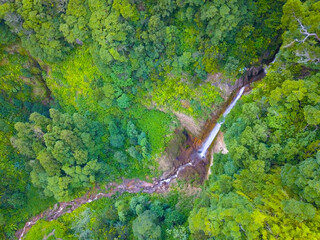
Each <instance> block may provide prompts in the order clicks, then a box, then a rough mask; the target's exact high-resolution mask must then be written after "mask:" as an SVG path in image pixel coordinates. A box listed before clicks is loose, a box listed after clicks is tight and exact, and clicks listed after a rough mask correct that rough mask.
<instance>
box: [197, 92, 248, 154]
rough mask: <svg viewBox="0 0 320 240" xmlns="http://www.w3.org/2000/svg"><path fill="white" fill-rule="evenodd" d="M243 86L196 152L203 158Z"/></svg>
mask: <svg viewBox="0 0 320 240" xmlns="http://www.w3.org/2000/svg"><path fill="white" fill-rule="evenodd" d="M244 88H245V87H242V88H241V89H240V91H239V92H238V94H237V96H236V98H235V99H234V100H233V101H232V102H231V104H230V105H229V106H228V107H227V109H226V110H225V111H224V113H223V120H222V121H221V122H218V123H217V124H216V125H215V126H214V128H213V129H212V131H211V132H210V134H209V136H208V138H207V139H206V141H205V142H204V143H203V145H202V147H201V148H200V149H199V150H198V154H199V156H200V157H201V158H204V157H205V156H206V154H207V150H208V148H209V147H210V145H211V143H212V142H213V140H214V138H215V137H216V136H217V134H218V133H219V130H220V127H221V125H222V124H223V123H224V118H225V117H226V116H227V115H228V114H229V112H230V111H231V109H232V108H233V107H234V106H235V105H236V103H237V101H238V100H239V99H240V97H241V96H242V94H243V91H244Z"/></svg>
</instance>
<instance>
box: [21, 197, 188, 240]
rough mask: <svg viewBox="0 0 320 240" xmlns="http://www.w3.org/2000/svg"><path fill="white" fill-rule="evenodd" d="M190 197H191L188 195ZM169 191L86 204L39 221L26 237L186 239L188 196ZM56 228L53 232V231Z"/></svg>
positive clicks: (31, 239) (31, 238)
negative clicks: (59, 215)
mask: <svg viewBox="0 0 320 240" xmlns="http://www.w3.org/2000/svg"><path fill="white" fill-rule="evenodd" d="M189 198H190V197H189ZM189 198H187V197H186V196H184V197H182V196H178V195H177V193H173V194H170V195H169V196H167V197H166V198H163V197H161V196H158V195H154V196H152V197H151V198H150V197H149V196H146V195H142V194H137V195H134V196H133V195H129V194H126V195H122V196H120V197H118V198H113V199H100V200H98V201H96V202H93V203H92V204H86V205H83V206H81V207H80V208H79V209H77V210H75V211H74V212H72V213H71V214H66V215H64V216H63V217H61V218H59V219H58V220H54V221H51V222H46V221H44V220H41V221H40V222H38V223H37V224H36V225H35V226H34V227H33V228H32V229H31V230H30V232H29V233H28V235H27V237H26V239H30V240H33V239H42V238H43V237H46V236H47V237H48V236H49V234H50V236H53V237H54V238H63V239H70V240H71V239H72V240H73V239H84V240H86V239H150V240H151V239H161V238H163V239H172V240H176V239H180V240H186V239H188V236H189V231H188V228H187V226H186V224H187V221H186V220H187V214H188V212H189V211H190V208H191V205H190V199H189ZM54 229H55V231H53V230H54Z"/></svg>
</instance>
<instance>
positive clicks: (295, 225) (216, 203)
mask: <svg viewBox="0 0 320 240" xmlns="http://www.w3.org/2000/svg"><path fill="white" fill-rule="evenodd" d="M319 6H320V5H319V2H317V1H306V2H305V3H301V2H300V1H291V0H289V1H288V2H287V3H286V4H285V5H284V15H283V17H282V23H283V26H286V27H288V29H287V31H286V32H285V33H284V35H283V38H284V43H285V45H283V46H282V48H281V50H280V53H279V54H278V57H277V59H276V62H275V63H274V64H273V65H272V67H271V68H269V69H268V74H267V76H266V77H265V78H264V79H263V81H262V82H261V83H258V84H256V86H255V88H254V89H253V91H252V93H251V94H250V95H248V96H244V97H243V98H242V102H241V103H240V104H238V105H237V107H236V108H235V109H234V110H233V111H232V112H231V113H230V114H229V115H228V116H227V118H226V122H225V125H224V126H223V129H222V130H223V131H225V135H224V136H225V141H226V144H227V148H228V150H229V153H228V154H226V155H223V154H217V155H215V156H214V163H213V166H212V176H211V177H210V180H209V181H208V183H207V187H206V190H205V191H204V192H203V196H202V197H201V198H199V200H198V201H197V203H196V204H195V207H194V209H193V210H192V212H191V214H190V216H189V227H190V231H191V233H192V234H193V238H194V239H208V238H211V237H213V238H214V239H319V238H320V235H319V228H320V219H319V209H318V206H319V205H318V204H319V202H318V201H319V196H320V195H319V188H318V187H319V180H318V175H319V174H318V166H319V156H320V155H319V154H320V152H319V150H320V149H319V139H320V131H319V123H320V118H319V116H320V112H319V110H320V91H319V84H320V75H319V73H317V70H318V68H319V67H318V65H317V60H316V59H314V58H313V57H312V56H318V57H319V53H318V51H319V39H318V37H317V36H319V29H318V23H319V21H316V20H315V21H310V19H311V18H312V19H313V18H314V19H316V18H318V17H319V10H320V9H319ZM305 31H310V33H314V34H313V35H310V36H308V34H306V32H305ZM314 31H315V32H314ZM300 39H304V40H301V41H300ZM287 43H289V44H288V45H287ZM302 51H303V52H302ZM302 53H303V54H305V55H306V56H307V57H310V58H309V59H306V58H304V57H303V56H302V55H301V54H302Z"/></svg>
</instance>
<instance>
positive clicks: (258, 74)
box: [232, 65, 266, 90]
mask: <svg viewBox="0 0 320 240" xmlns="http://www.w3.org/2000/svg"><path fill="white" fill-rule="evenodd" d="M265 75H266V74H265V71H264V69H263V67H262V65H260V66H258V67H251V68H249V69H247V71H246V73H245V74H244V76H243V77H241V78H239V79H237V81H236V83H235V84H234V85H233V88H232V90H236V89H238V88H240V87H243V86H245V85H248V84H250V83H252V82H255V81H258V80H260V79H261V78H263V77H264V76H265Z"/></svg>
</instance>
